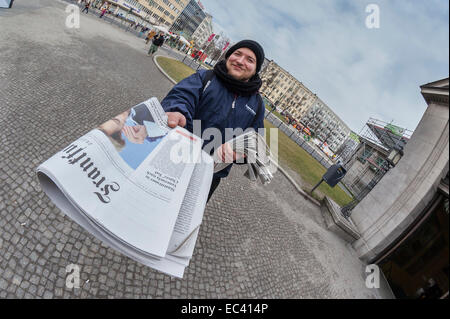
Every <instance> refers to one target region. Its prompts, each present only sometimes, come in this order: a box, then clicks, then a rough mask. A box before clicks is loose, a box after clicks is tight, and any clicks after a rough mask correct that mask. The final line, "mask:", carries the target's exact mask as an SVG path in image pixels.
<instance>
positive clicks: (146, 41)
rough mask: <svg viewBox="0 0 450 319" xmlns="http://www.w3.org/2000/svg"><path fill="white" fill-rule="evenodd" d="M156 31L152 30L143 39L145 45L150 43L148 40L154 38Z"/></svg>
mask: <svg viewBox="0 0 450 319" xmlns="http://www.w3.org/2000/svg"><path fill="white" fill-rule="evenodd" d="M155 34H156V31H155V30H152V31H150V32H149V33H148V34H147V38H146V39H145V44H148V43H149V42H150V40H152V39H153V37H154V36H155Z"/></svg>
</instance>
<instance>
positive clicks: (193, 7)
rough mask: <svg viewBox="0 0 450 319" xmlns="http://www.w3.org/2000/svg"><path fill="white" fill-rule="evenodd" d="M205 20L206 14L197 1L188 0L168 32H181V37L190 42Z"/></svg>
mask: <svg viewBox="0 0 450 319" xmlns="http://www.w3.org/2000/svg"><path fill="white" fill-rule="evenodd" d="M165 1H166V0H165ZM167 1H168V0H167ZM205 18H206V13H205V12H204V11H203V10H202V8H201V7H200V6H199V4H198V3H197V1H195V0H190V1H188V3H187V5H186V6H185V7H184V9H183V11H181V13H180V15H179V16H178V17H177V18H176V19H175V21H174V22H173V24H172V26H171V27H170V29H169V31H171V32H176V33H180V32H182V35H183V37H185V38H186V39H188V40H190V39H191V37H192V35H193V34H194V32H195V30H196V29H197V28H198V27H199V25H200V24H201V23H202V21H203V20H204V19H205Z"/></svg>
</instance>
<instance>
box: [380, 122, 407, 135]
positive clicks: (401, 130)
mask: <svg viewBox="0 0 450 319" xmlns="http://www.w3.org/2000/svg"><path fill="white" fill-rule="evenodd" d="M384 128H385V129H387V130H389V131H390V132H391V133H392V134H394V135H397V136H403V133H404V132H405V129H404V128H401V127H398V126H396V125H392V124H387V125H386V126H385V127H384Z"/></svg>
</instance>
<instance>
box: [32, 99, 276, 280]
mask: <svg viewBox="0 0 450 319" xmlns="http://www.w3.org/2000/svg"><path fill="white" fill-rule="evenodd" d="M255 134H256V133H255ZM258 136H259V135H258V134H256V135H254V134H253V133H251V134H250V133H246V134H244V136H241V137H238V138H236V139H235V140H233V141H231V144H232V145H233V148H234V149H236V150H238V151H239V152H242V153H243V154H246V156H248V159H251V160H254V164H249V165H252V176H253V178H252V179H253V180H255V179H256V178H255V176H258V175H259V176H261V180H262V181H264V182H266V181H268V180H270V178H271V176H272V175H271V173H270V170H268V169H267V168H266V165H267V164H271V159H270V157H269V159H267V158H266V156H263V157H261V156H258V154H257V151H256V146H257V144H256V143H258V140H259V138H258ZM202 143H203V141H202V140H201V139H200V138H199V137H198V136H196V135H193V134H192V133H190V132H189V131H187V130H185V129H183V128H180V127H176V128H174V129H171V128H169V127H168V126H167V115H166V113H165V112H164V110H163V109H162V107H161V105H160V103H159V101H158V100H157V99H156V98H151V99H149V100H147V101H145V102H143V103H140V104H138V105H137V106H135V107H133V108H131V109H130V110H127V111H126V112H123V113H121V114H119V115H118V116H116V117H114V118H113V119H111V120H109V121H107V122H105V123H103V124H102V125H100V126H99V127H98V128H96V129H94V130H92V131H90V132H89V133H87V134H86V135H84V136H82V137H80V138H79V139H78V140H76V141H74V142H73V143H71V144H70V145H68V146H67V147H65V148H64V149H63V150H61V151H60V152H58V153H56V154H55V155H54V156H52V157H51V158H50V159H48V160H47V161H45V162H44V163H42V164H41V165H40V166H39V167H38V168H37V177H38V180H39V182H40V184H41V187H42V189H43V190H44V192H45V193H46V194H47V196H48V197H49V198H50V199H51V200H52V201H53V202H54V203H55V204H56V206H57V207H58V208H60V209H61V210H62V211H63V212H64V213H65V214H66V215H67V216H68V217H70V218H71V219H73V220H74V221H75V222H77V223H78V224H79V225H80V226H82V227H83V228H85V229H86V230H87V231H88V232H90V233H91V234H93V235H94V236H95V237H97V238H98V239H99V240H101V241H102V242H104V243H105V244H106V245H108V246H110V247H111V248H113V249H115V250H117V251H119V252H121V253H123V254H124V255H126V256H128V257H130V258H132V259H134V260H136V261H138V262H140V263H142V264H144V265H147V266H149V267H151V268H154V269H156V270H159V271H161V272H164V273H167V274H169V275H171V276H175V277H178V278H182V277H183V274H184V270H185V268H186V267H187V266H188V265H189V262H190V259H191V257H192V255H193V252H194V248H195V243H196V241H197V236H198V232H199V228H200V224H201V222H202V219H203V212H204V209H205V206H206V202H207V197H208V193H209V189H210V185H211V180H212V176H213V173H214V172H215V171H218V170H220V169H223V168H224V167H226V166H227V165H229V164H226V163H220V160H219V159H217V156H216V155H214V156H213V157H211V156H210V155H208V154H207V153H205V152H204V151H203V150H202ZM264 145H265V143H264ZM265 147H266V148H267V146H265ZM262 153H264V154H266V152H262ZM214 158H216V160H217V161H218V162H219V163H218V164H216V167H215V168H214ZM249 162H250V161H249Z"/></svg>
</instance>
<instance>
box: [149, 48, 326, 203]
mask: <svg viewBox="0 0 450 319" xmlns="http://www.w3.org/2000/svg"><path fill="white" fill-rule="evenodd" d="M157 57H164V58H168V59H172V60H175V61H178V60H176V59H173V58H170V57H166V56H163V55H161V54H158V55H155V56H154V57H153V62H154V63H155V65H156V67H157V68H158V70H159V71H161V73H162V74H164V75H165V76H166V77H167V78H168V79H169V80H170V81H171V82H172V83H173V84H177V82H175V80H174V79H172V78H171V77H170V76H169V75H168V74H167V73H166V72H165V71H164V70H163V69H162V68H161V67H160V66H159V64H158V62H156V58H157ZM277 167H278V169H279V170H280V171H281V173H283V175H284V176H285V177H286V178H287V179H288V180H289V181H290V182H291V184H292V185H294V187H295V189H296V190H297V192H299V193H300V195H302V196H303V197H304V198H305V199H307V200H309V201H310V202H312V203H313V204H315V205H316V206H318V207H321V206H322V204H321V203H320V202H318V201H317V200H316V199H315V198H313V197H312V196H311V195H309V194H308V193H306V192H305V191H304V190H303V189H301V188H300V186H298V184H297V183H296V182H295V181H294V179H293V178H292V177H291V176H289V174H288V173H287V172H286V171H285V170H284V169H283V168H282V167H281V166H280V165H277Z"/></svg>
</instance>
